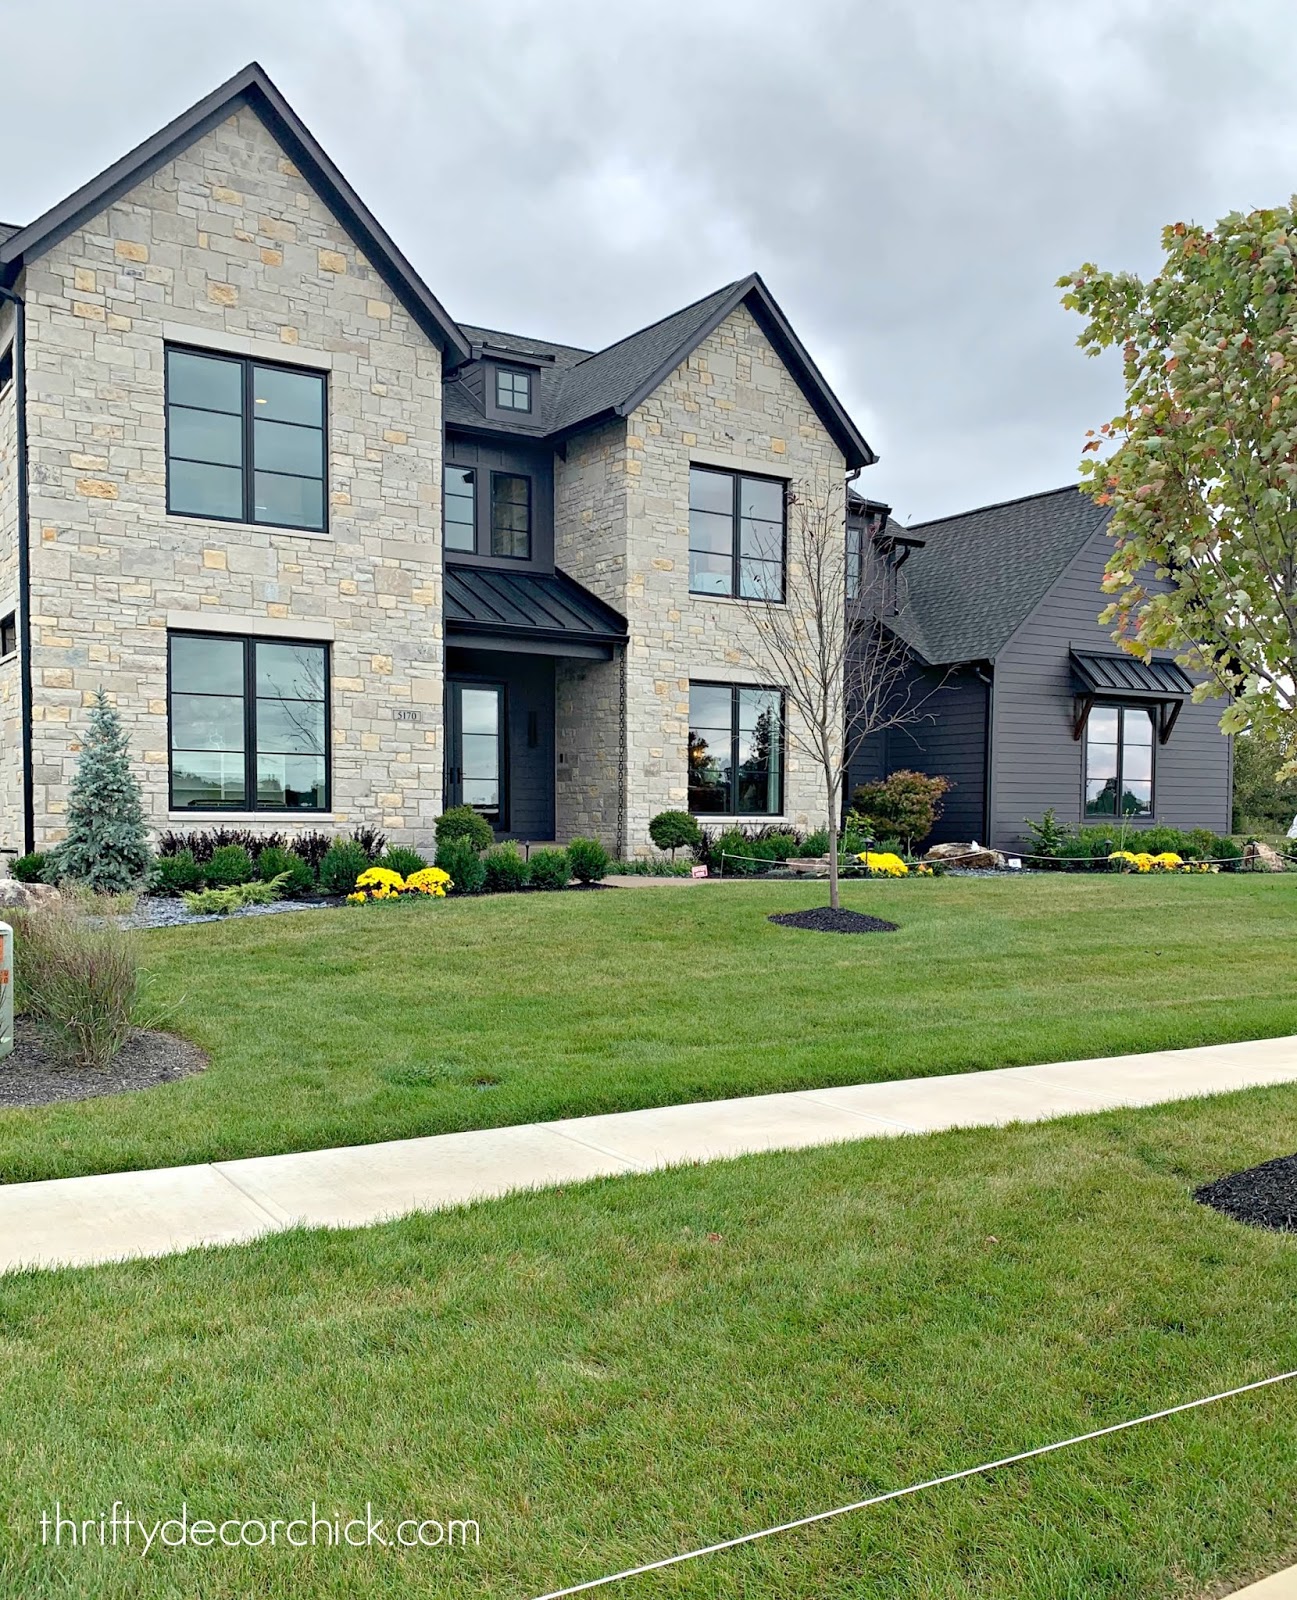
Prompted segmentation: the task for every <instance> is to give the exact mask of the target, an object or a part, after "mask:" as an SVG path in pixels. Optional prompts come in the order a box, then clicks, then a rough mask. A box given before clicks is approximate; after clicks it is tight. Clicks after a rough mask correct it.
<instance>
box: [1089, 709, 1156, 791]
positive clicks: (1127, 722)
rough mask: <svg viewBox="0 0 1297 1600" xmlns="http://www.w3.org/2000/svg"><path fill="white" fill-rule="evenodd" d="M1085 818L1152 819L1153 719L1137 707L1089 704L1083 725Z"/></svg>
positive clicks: (1145, 711)
mask: <svg viewBox="0 0 1297 1600" xmlns="http://www.w3.org/2000/svg"><path fill="white" fill-rule="evenodd" d="M1085 814H1086V816H1087V817H1118V816H1120V817H1151V816H1152V815H1153V718H1152V715H1151V714H1150V713H1149V712H1148V711H1147V710H1146V709H1145V708H1144V707H1143V706H1103V705H1099V706H1093V707H1091V709H1090V715H1089V716H1088V717H1087V719H1086V723H1085Z"/></svg>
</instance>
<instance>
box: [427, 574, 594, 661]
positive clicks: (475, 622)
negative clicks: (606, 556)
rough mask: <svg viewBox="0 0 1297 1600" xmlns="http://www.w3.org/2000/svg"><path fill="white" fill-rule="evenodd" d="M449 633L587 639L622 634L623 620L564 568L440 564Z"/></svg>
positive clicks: (571, 639) (585, 640) (591, 642)
mask: <svg viewBox="0 0 1297 1600" xmlns="http://www.w3.org/2000/svg"><path fill="white" fill-rule="evenodd" d="M445 617H446V626H447V629H448V631H449V632H451V633H525V634H527V635H529V636H531V637H533V638H535V637H544V638H551V639H561V640H564V641H573V640H576V641H580V642H585V643H589V644H611V643H616V642H621V641H624V640H625V638H626V619H625V617H623V616H620V615H619V614H618V613H617V612H616V611H614V610H613V608H612V607H611V606H609V605H605V604H604V602H603V601H602V600H600V599H599V597H598V596H597V595H593V594H591V593H590V591H589V590H588V589H583V588H582V587H581V585H580V584H579V583H577V582H576V580H575V579H573V578H569V577H568V576H567V574H566V573H565V572H506V571H502V570H500V569H499V568H496V567H470V566H463V565H459V564H457V563H456V562H453V561H452V562H447V563H446V603H445Z"/></svg>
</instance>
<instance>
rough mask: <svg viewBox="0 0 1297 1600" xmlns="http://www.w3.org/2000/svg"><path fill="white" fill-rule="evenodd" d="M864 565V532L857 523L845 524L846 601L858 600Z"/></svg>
mask: <svg viewBox="0 0 1297 1600" xmlns="http://www.w3.org/2000/svg"><path fill="white" fill-rule="evenodd" d="M864 563H865V530H864V529H863V528H862V527H861V525H860V524H859V523H858V522H848V523H847V599H848V600H859V598H860V589H861V580H862V578H863V575H864Z"/></svg>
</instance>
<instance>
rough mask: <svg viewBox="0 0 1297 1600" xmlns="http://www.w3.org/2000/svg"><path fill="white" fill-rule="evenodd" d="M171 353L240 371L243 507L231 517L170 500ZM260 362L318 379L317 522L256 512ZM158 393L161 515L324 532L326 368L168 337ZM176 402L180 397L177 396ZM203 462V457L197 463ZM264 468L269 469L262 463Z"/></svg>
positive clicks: (326, 500) (268, 367)
mask: <svg viewBox="0 0 1297 1600" xmlns="http://www.w3.org/2000/svg"><path fill="white" fill-rule="evenodd" d="M173 351H174V352H175V354H177V355H185V356H199V357H201V358H202V359H204V360H207V361H224V362H228V363H229V364H230V365H234V366H238V367H239V368H240V373H241V378H240V382H241V387H242V398H243V415H242V417H241V418H240V421H241V422H242V443H243V460H242V464H241V465H240V467H239V472H240V474H241V475H242V479H243V510H242V514H241V515H240V516H237V517H230V516H222V515H220V514H219V513H217V512H214V511H175V510H173V509H172V505H171V462H172V454H171V362H170V359H169V358H170V356H171V354H172V352H173ZM257 367H263V368H265V369H266V371H268V372H287V373H291V374H292V376H293V377H296V378H316V379H318V380H319V383H320V514H321V522H320V526H319V527H318V528H316V527H311V526H310V525H308V524H306V523H302V522H276V521H272V520H269V519H267V518H265V517H259V516H257V515H256V495H257V458H256V445H255V442H254V441H255V429H254V424H255V422H256V420H257V419H256V414H255V403H254V382H253V371H254V369H255V368H257ZM162 372H163V379H162V382H163V396H162V412H163V423H164V429H165V435H164V445H163V449H164V454H165V459H166V479H167V482H166V495H167V515H168V516H169V517H185V518H187V519H189V520H190V521H199V522H230V523H234V524H236V525H238V526H240V527H251V528H288V529H290V530H291V531H293V532H295V533H310V534H314V535H315V536H316V537H317V538H320V539H324V538H328V537H329V532H330V530H329V373H328V371H327V370H323V369H321V368H319V367H308V366H297V365H295V364H294V363H293V362H290V361H263V360H262V359H261V357H260V356H244V355H238V354H237V353H235V352H232V351H228V350H207V349H204V348H203V347H202V346H200V345H188V344H176V343H172V342H170V341H168V343H167V344H165V345H164V346H163V358H162ZM177 404H181V402H177ZM187 409H189V410H201V409H202V407H192V406H191V407H188V408H187ZM219 415H221V416H229V415H231V413H229V412H220V413H219ZM286 426H296V427H307V426H308V424H304V423H296V424H286ZM175 459H176V460H179V461H188V460H189V459H191V458H190V457H188V456H177V457H176V458H175ZM198 464H199V465H207V464H208V463H198ZM263 470H264V471H266V472H271V471H273V470H275V469H272V468H269V467H267V468H264V469H263ZM279 476H281V477H303V478H305V480H306V481H307V482H310V481H312V480H311V479H310V478H309V477H307V475H306V474H302V473H279Z"/></svg>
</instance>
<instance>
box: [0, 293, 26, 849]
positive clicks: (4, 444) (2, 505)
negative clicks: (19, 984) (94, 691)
mask: <svg viewBox="0 0 1297 1600" xmlns="http://www.w3.org/2000/svg"><path fill="white" fill-rule="evenodd" d="M13 335H14V313H13V308H12V306H8V305H5V306H0V353H2V352H3V351H4V350H5V349H6V348H7V347H8V346H9V344H10V342H11V341H12V339H13ZM15 392H16V385H10V387H9V388H8V389H7V390H6V392H5V393H4V395H3V396H0V617H5V616H8V614H9V613H10V612H11V611H13V610H14V609H15V607H16V606H17V603H18V481H17V478H18V453H17V444H18V441H17V410H16V406H15ZM22 847H23V838H22V725H21V722H20V719H19V699H18V658H17V656H16V655H13V656H9V657H6V658H0V872H3V871H4V870H5V863H6V862H8V861H10V860H12V858H13V856H14V855H20V854H21V853H22Z"/></svg>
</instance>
